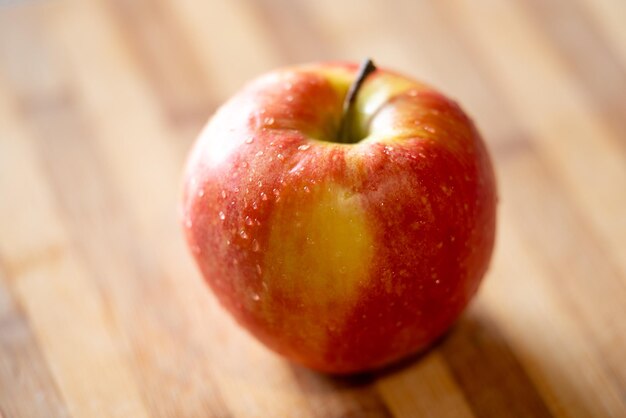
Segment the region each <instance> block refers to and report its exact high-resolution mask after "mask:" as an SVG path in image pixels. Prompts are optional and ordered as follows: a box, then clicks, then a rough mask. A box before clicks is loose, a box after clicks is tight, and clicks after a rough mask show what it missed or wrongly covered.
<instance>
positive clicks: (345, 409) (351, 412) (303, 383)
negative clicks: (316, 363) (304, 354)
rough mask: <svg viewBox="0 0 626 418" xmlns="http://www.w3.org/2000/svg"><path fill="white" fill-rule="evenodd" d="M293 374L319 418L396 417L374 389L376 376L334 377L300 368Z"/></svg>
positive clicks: (294, 369) (293, 367)
mask: <svg viewBox="0 0 626 418" xmlns="http://www.w3.org/2000/svg"><path fill="white" fill-rule="evenodd" d="M292 370H293V374H294V376H295V378H296V381H297V382H298V385H299V386H300V388H301V390H302V391H303V392H304V394H305V395H306V398H307V400H308V401H309V405H310V407H311V411H312V412H313V414H314V416H316V417H320V418H324V417H371V418H378V417H381V418H385V417H392V416H393V415H392V413H391V411H390V410H389V408H388V407H387V405H386V404H385V402H384V401H383V399H382V397H381V396H380V394H379V393H378V391H377V390H376V389H375V387H374V385H373V384H374V381H375V378H376V376H375V375H361V376H352V377H334V376H329V375H326V374H323V373H317V372H315V371H312V370H309V369H306V368H304V367H301V366H297V365H293V366H292Z"/></svg>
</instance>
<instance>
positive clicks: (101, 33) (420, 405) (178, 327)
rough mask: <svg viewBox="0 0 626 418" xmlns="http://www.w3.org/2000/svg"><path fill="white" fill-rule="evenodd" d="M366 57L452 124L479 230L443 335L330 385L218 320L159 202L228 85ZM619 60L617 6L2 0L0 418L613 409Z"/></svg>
mask: <svg viewBox="0 0 626 418" xmlns="http://www.w3.org/2000/svg"><path fill="white" fill-rule="evenodd" d="M364 56H371V57H373V58H374V59H375V60H376V61H377V63H378V64H379V65H381V66H387V67H393V68H396V69H398V70H401V71H404V72H406V73H409V74H412V75H414V76H416V77H419V78H421V79H423V80H425V81H428V82H430V83H432V84H434V85H436V86H438V87H439V88H441V89H442V90H443V91H444V92H447V93H448V94H450V95H451V96H453V97H455V98H457V99H458V100H459V101H460V102H461V103H462V104H463V106H464V107H465V108H466V109H467V110H468V112H469V113H470V114H471V115H472V116H473V117H474V119H475V120H476V122H477V124H478V126H479V127H480V129H481V131H482V132H483V134H484V136H485V138H486V140H487V142H488V144H489V147H490V149H491V151H492V155H493V157H494V159H495V163H496V169H497V174H498V180H499V191H500V197H501V199H500V205H499V216H500V217H499V230H498V240H497V249H496V252H495V258H494V260H493V263H492V268H491V270H490V272H489V274H488V276H487V279H486V282H485V283H484V286H483V287H482V288H481V291H480V293H479V296H478V298H477V300H476V301H475V302H474V303H473V304H472V306H471V308H470V310H469V311H468V312H467V313H466V314H465V315H464V316H463V318H462V319H461V320H460V322H459V323H458V325H457V326H456V327H455V328H454V329H453V331H452V332H451V333H450V334H449V335H448V336H447V338H445V339H444V340H443V341H442V342H441V343H440V344H439V345H438V346H437V347H436V348H435V349H433V350H431V351H429V352H428V353H426V354H425V355H423V356H421V357H420V358H418V359H412V360H411V361H408V362H405V363H403V364H402V365H399V366H398V367H394V368H392V369H390V370H386V371H384V372H381V373H377V374H374V375H368V376H360V377H354V378H344V379H337V378H331V377H328V376H324V375H320V374H318V373H314V372H311V371H309V370H306V369H304V368H301V367H298V366H295V365H292V364H289V363H287V362H285V361H283V360H282V359H280V358H278V357H277V356H275V355H274V354H272V353H271V352H269V351H267V350H266V349H265V348H264V347H262V346H261V345H260V344H258V343H257V342H256V341H254V340H253V339H252V338H251V337H249V336H248V335H247V334H246V333H244V332H243V331H241V330H240V329H238V328H237V327H236V326H235V324H234V323H233V321H232V320H231V319H230V318H229V317H228V316H227V315H226V314H225V313H224V312H222V310H221V309H220V308H219V306H218V305H217V304H216V301H215V299H214V298H213V296H212V295H211V294H210V293H209V292H208V290H207V289H206V288H205V286H204V284H203V283H202V282H201V280H200V278H199V275H198V272H197V271H196V269H195V267H194V265H193V264H192V262H191V259H190V257H189V255H188V254H187V251H186V249H185V248H184V246H183V242H182V237H181V233H180V231H179V227H178V225H177V221H176V204H177V198H178V185H179V179H180V170H181V165H182V162H183V160H184V157H185V155H186V152H187V151H188V149H189V147H190V145H191V143H192V141H193V140H194V137H195V135H196V134H197V133H198V130H199V129H200V127H201V126H202V124H203V123H204V122H205V120H206V119H207V117H208V116H209V114H210V113H211V112H212V111H213V110H214V109H215V107H216V106H217V105H218V104H219V103H220V102H222V101H223V100H224V99H225V98H227V97H228V96H230V95H231V94H232V93H233V92H234V91H235V90H236V89H238V88H239V87H240V86H241V85H242V83H244V82H245V81H246V80H248V79H249V78H251V77H254V76H256V75H257V74H259V73H261V72H263V71H266V70H269V69H271V68H273V67H276V66H280V65H285V64H290V63H296V62H302V61H315V60H320V59H354V60H360V59H361V58H362V57H364ZM625 69H626V2H624V1H621V0H614V1H610V0H575V1H569V0H549V1H547V0H529V1H523V0H517V1H501V0H487V1H472V0H464V1H461V0H455V1H436V2H435V1H432V2H426V1H422V2H415V1H410V0H406V1H398V2H394V3H390V2H387V1H383V0H376V1H367V2H366V1H357V0H352V1H336V0H316V1H310V2H307V1H299V2H295V1H290V0H276V1H273V0H263V1H253V0H248V1H245V0H237V1H221V0H202V1H198V0H47V1H46V0H40V1H19V0H0V416H2V417H5V418H8V417H11V418H12V417H66V416H71V417H365V416H371V417H378V416H381V417H389V416H393V417H421V416H424V417H511V416H522V417H530V416H533V417H544V416H556V417H603V416H615V417H625V416H626V70H625Z"/></svg>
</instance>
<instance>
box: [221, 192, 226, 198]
mask: <svg viewBox="0 0 626 418" xmlns="http://www.w3.org/2000/svg"><path fill="white" fill-rule="evenodd" d="M222 199H226V191H225V190H222Z"/></svg>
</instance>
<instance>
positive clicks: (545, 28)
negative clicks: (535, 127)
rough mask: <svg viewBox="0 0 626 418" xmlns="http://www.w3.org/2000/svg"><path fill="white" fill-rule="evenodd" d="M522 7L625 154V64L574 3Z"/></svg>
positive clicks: (534, 3) (554, 0) (557, 0)
mask: <svg viewBox="0 0 626 418" xmlns="http://www.w3.org/2000/svg"><path fill="white" fill-rule="evenodd" d="M523 5H525V6H527V8H528V10H529V12H530V14H531V15H532V17H533V20H534V21H536V22H537V26H539V28H540V30H541V31H542V32H545V33H546V35H547V37H548V38H549V40H550V42H551V43H552V44H553V45H554V49H555V50H556V51H557V52H558V54H559V55H560V56H561V57H562V58H563V60H564V61H565V63H564V64H565V65H567V70H568V71H570V72H571V73H572V75H573V76H574V77H576V81H577V84H579V85H580V87H581V90H582V94H583V96H584V97H585V98H586V99H587V102H588V103H590V105H591V107H593V108H594V110H595V111H596V112H597V113H598V117H599V118H601V119H602V120H604V121H605V123H606V124H607V125H608V126H609V128H610V129H612V130H613V131H614V133H613V134H614V136H615V137H616V138H617V139H618V140H620V141H621V145H622V147H623V148H624V150H625V151H626V118H624V97H625V96H626V63H622V62H621V61H620V59H619V57H617V56H616V54H613V51H612V50H611V46H610V43H608V42H605V40H604V39H603V37H602V36H601V32H600V28H599V27H597V26H596V25H594V22H593V19H591V18H590V16H589V15H587V14H585V13H584V10H582V9H581V8H580V6H579V5H578V4H576V2H571V1H563V0H552V1H537V0H533V1H529V2H525V3H523ZM625 39H626V38H625Z"/></svg>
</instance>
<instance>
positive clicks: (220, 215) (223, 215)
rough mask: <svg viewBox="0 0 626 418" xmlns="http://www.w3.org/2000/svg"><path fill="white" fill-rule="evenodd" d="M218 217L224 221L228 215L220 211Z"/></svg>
mask: <svg viewBox="0 0 626 418" xmlns="http://www.w3.org/2000/svg"><path fill="white" fill-rule="evenodd" d="M218 216H219V217H220V219H221V220H222V221H223V220H224V219H226V214H224V212H222V211H220V213H219V214H218Z"/></svg>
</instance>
